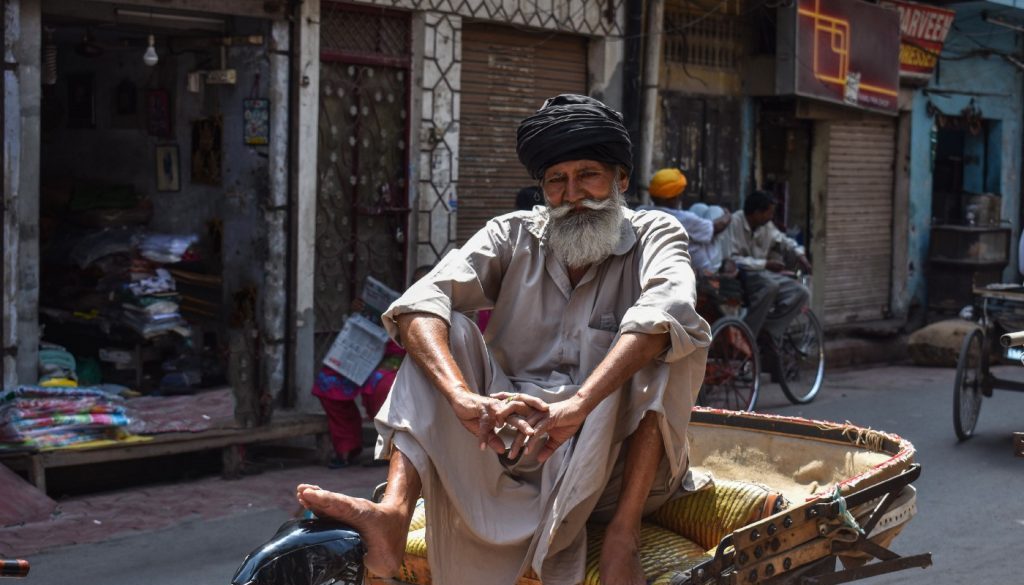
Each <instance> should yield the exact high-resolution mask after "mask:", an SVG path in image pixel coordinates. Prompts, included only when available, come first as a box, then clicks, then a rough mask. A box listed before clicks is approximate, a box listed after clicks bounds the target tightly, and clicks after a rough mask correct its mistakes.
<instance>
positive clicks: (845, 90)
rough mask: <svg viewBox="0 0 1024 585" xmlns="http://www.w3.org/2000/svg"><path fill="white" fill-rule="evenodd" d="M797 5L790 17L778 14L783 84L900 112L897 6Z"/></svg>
mask: <svg viewBox="0 0 1024 585" xmlns="http://www.w3.org/2000/svg"><path fill="white" fill-rule="evenodd" d="M793 4H794V6H793V7H792V8H790V9H788V10H789V11H790V15H789V16H790V17H791V18H789V17H784V18H780V19H779V22H780V27H779V33H780V34H779V37H778V38H779V52H780V59H779V65H780V77H779V82H780V89H782V90H783V91H784V92H786V93H788V92H789V91H792V93H795V94H796V95H800V96H805V97H811V98H816V99H822V100H827V101H830V102H834V103H840V104H845V105H849V106H855V107H859V108H865V109H871V110H879V111H883V112H890V113H892V112H895V111H896V108H897V96H898V92H899V54H900V27H899V16H898V15H897V13H896V11H894V10H889V9H885V8H880V7H879V6H878V5H874V4H868V3H866V2H862V1H860V0H797V1H796V2H794V3H793ZM784 11H785V9H784V10H783V11H780V12H783V13H784ZM780 15H781V14H780ZM787 49H788V51H787ZM784 51H785V52H786V54H785V55H783V52H784ZM790 84H792V85H790ZM789 87H791V88H792V89H791V90H789Z"/></svg>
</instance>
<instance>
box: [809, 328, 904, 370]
mask: <svg viewBox="0 0 1024 585" xmlns="http://www.w3.org/2000/svg"><path fill="white" fill-rule="evenodd" d="M907 340H908V336H907V335H893V336H888V337H838V338H835V339H826V340H825V367H826V368H828V369H833V368H849V367H852V366H859V365H865V364H876V365H878V364H893V363H898V362H902V361H906V360H907V359H908V358H909V355H908V354H907Z"/></svg>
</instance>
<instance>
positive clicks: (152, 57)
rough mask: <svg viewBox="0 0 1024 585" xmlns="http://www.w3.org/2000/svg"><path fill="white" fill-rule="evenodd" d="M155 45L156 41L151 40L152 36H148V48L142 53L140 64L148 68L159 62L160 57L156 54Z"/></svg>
mask: <svg viewBox="0 0 1024 585" xmlns="http://www.w3.org/2000/svg"><path fill="white" fill-rule="evenodd" d="M155 44H156V39H154V38H153V35H149V48H148V49H146V52H145V53H143V55H142V62H143V63H145V64H146V65H148V66H150V67H152V66H154V65H156V64H157V62H159V61H160V57H159V56H158V55H157V54H156V46H154V45H155Z"/></svg>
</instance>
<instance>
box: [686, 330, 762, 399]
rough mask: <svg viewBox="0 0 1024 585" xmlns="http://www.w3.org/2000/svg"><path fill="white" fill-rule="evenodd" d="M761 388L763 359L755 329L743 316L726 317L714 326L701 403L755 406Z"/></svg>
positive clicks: (699, 395)
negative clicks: (761, 358) (751, 329)
mask: <svg viewBox="0 0 1024 585" xmlns="http://www.w3.org/2000/svg"><path fill="white" fill-rule="evenodd" d="M760 388H761V360H760V358H759V357H758V355H757V344H756V341H755V340H754V333H753V332H752V331H750V327H747V324H746V323H744V322H743V320H741V319H739V318H737V317H723V318H721V319H719V320H717V321H715V323H714V325H712V326H711V347H709V348H708V364H707V367H706V368H705V370H704V383H703V384H702V385H701V388H700V394H698V395H697V404H699V405H701V406H710V407H713V408H725V409H729V410H753V409H754V404H755V403H756V402H757V394H758V391H759V390H760Z"/></svg>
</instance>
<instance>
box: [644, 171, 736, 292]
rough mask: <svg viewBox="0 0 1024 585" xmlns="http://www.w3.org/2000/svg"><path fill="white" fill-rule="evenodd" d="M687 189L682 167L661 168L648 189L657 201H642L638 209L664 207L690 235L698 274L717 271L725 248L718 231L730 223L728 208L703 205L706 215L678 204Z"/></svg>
mask: <svg viewBox="0 0 1024 585" xmlns="http://www.w3.org/2000/svg"><path fill="white" fill-rule="evenodd" d="M685 190H686V175H684V174H683V173H682V171H680V170H679V169H661V170H660V171H658V172H657V173H654V177H652V178H651V182H650V185H648V188H647V191H648V193H650V194H651V199H652V200H653V201H654V205H641V206H640V207H639V209H649V210H656V211H663V212H665V213H667V214H669V215H671V216H672V217H674V218H676V220H677V221H678V222H679V223H680V224H682V226H683V229H685V230H686V233H687V234H689V235H690V258H691V260H692V263H693V269H694V271H695V272H696V273H697V274H701V273H715V272H718V269H719V268H721V266H722V252H721V250H720V246H719V242H718V234H719V233H721V232H722V230H724V229H725V228H726V226H728V225H729V212H728V211H725V210H724V209H722V208H721V207H718V206H711V207H709V206H707V205H704V206H703V209H706V210H708V215H707V216H702V215H700V214H697V213H694V212H693V211H686V210H684V209H680V208H679V201H680V199H681V198H682V195H683V191H685Z"/></svg>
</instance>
